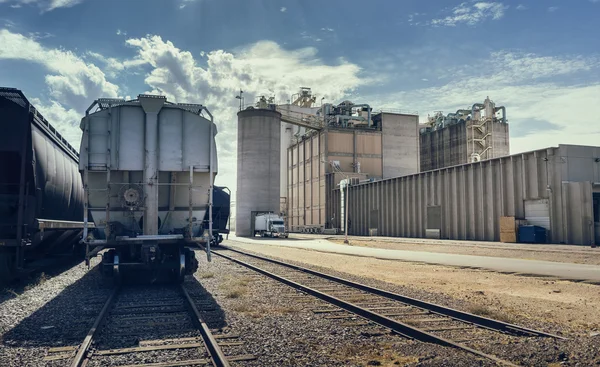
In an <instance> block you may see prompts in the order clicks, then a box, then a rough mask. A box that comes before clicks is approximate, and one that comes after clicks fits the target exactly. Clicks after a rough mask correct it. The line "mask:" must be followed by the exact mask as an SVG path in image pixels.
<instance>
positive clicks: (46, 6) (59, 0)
mask: <svg viewBox="0 0 600 367" xmlns="http://www.w3.org/2000/svg"><path fill="white" fill-rule="evenodd" d="M83 1H84V0H0V4H1V3H11V7H12V8H20V7H21V6H22V5H29V4H31V5H37V6H38V7H39V8H40V9H42V11H52V10H54V9H58V8H70V7H72V6H75V5H77V4H80V3H82V2H83Z"/></svg>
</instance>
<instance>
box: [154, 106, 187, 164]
mask: <svg viewBox="0 0 600 367" xmlns="http://www.w3.org/2000/svg"><path fill="white" fill-rule="evenodd" d="M184 113H185V111H183V110H174V109H168V110H166V111H163V112H162V113H161V114H160V115H159V119H158V139H159V144H158V169H159V170H160V171H181V170H183V169H184V168H185V167H184V165H183V147H184V141H183V140H184V139H194V138H195V137H194V136H184V132H183V124H184V122H183V119H184ZM192 141H194V140H192ZM187 170H189V166H188V168H187Z"/></svg>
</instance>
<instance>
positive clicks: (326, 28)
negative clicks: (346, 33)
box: [321, 27, 335, 32]
mask: <svg viewBox="0 0 600 367" xmlns="http://www.w3.org/2000/svg"><path fill="white" fill-rule="evenodd" d="M321 30H322V31H325V32H334V31H335V29H333V28H329V27H324V28H321Z"/></svg>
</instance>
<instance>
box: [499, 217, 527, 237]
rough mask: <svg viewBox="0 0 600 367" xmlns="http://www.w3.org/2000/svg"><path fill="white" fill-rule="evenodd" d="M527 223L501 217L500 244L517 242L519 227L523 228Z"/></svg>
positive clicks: (513, 218)
mask: <svg viewBox="0 0 600 367" xmlns="http://www.w3.org/2000/svg"><path fill="white" fill-rule="evenodd" d="M526 223H527V221H525V220H523V219H515V217H500V242H506V243H515V242H517V233H518V231H519V226H522V225H524V224H526Z"/></svg>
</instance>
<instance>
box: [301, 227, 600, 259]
mask: <svg viewBox="0 0 600 367" xmlns="http://www.w3.org/2000/svg"><path fill="white" fill-rule="evenodd" d="M290 238H297V239H327V240H329V241H331V242H333V243H335V244H339V245H343V244H344V240H343V237H341V236H334V237H331V236H322V235H306V234H296V235H294V234H292V235H290ZM349 240H350V245H351V246H361V247H373V248H381V249H388V250H405V251H424V252H435V253H444V254H459V255H476V256H491V257H504V258H513V259H524V260H543V261H553V262H565V263H575V264H588V265H600V248H596V249H593V248H590V247H585V246H574V245H573V246H569V245H533V244H531V245H530V244H513V243H499V242H476V241H454V240H430V239H414V238H389V237H384V238H382V237H372V238H370V237H352V236H350V237H349Z"/></svg>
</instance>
